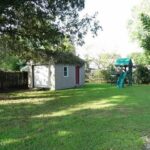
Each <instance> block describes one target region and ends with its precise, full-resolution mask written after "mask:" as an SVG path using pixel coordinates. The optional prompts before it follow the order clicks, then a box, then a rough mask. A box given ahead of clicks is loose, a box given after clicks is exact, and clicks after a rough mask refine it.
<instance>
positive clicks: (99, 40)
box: [76, 0, 142, 58]
mask: <svg viewBox="0 0 150 150" xmlns="http://www.w3.org/2000/svg"><path fill="white" fill-rule="evenodd" d="M139 2H140V0H85V9H84V11H83V12H82V14H84V13H88V14H90V15H92V14H94V13H95V12H98V16H97V20H99V22H100V25H101V26H102V28H103V31H100V32H99V35H98V36H97V37H95V38H92V36H91V35H90V34H88V35H87V36H86V38H85V45H84V46H82V47H80V46H78V47H77V48H76V52H77V54H78V55H79V56H80V57H82V58H84V56H85V55H89V56H93V57H96V56H97V55H99V54H100V53H102V52H107V53H117V54H120V55H121V56H122V57H126V56H127V55H128V54H130V53H132V52H141V51H142V50H141V49H140V48H139V46H138V44H137V43H135V42H133V41H131V39H130V37H129V33H128V30H127V23H128V20H129V18H130V17H131V12H132V8H133V7H134V6H135V5H136V4H138V3H139Z"/></svg>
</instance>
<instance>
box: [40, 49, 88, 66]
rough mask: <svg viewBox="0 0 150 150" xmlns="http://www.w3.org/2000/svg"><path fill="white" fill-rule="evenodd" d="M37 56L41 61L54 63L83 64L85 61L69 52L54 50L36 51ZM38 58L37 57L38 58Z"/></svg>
mask: <svg viewBox="0 0 150 150" xmlns="http://www.w3.org/2000/svg"><path fill="white" fill-rule="evenodd" d="M38 57H40V58H41V61H42V62H43V60H44V62H45V63H46V62H49V61H51V62H53V63H55V64H75V65H80V66H82V65H84V63H85V61H84V60H83V59H81V58H80V57H78V56H76V55H75V54H73V53H71V52H56V51H38ZM40 58H39V59H40Z"/></svg>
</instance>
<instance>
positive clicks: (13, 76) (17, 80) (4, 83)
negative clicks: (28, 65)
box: [0, 71, 28, 91]
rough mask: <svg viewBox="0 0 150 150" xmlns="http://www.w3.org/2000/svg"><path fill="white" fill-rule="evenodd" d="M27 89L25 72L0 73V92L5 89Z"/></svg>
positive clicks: (26, 74)
mask: <svg viewBox="0 0 150 150" xmlns="http://www.w3.org/2000/svg"><path fill="white" fill-rule="evenodd" d="M23 88H28V73H27V72H3V71H0V91H1V90H7V89H23Z"/></svg>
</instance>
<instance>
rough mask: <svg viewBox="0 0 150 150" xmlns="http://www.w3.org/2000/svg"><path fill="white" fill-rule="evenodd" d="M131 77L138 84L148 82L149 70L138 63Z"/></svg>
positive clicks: (149, 81)
mask: <svg viewBox="0 0 150 150" xmlns="http://www.w3.org/2000/svg"><path fill="white" fill-rule="evenodd" d="M133 78H134V80H135V82H136V83H138V84H148V83H150V71H149V70H148V68H147V67H145V66H143V65H139V66H137V68H136V71H135V72H134V74H133Z"/></svg>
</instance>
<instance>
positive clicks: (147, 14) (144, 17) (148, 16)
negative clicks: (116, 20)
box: [128, 0, 150, 53]
mask: <svg viewBox="0 0 150 150" xmlns="http://www.w3.org/2000/svg"><path fill="white" fill-rule="evenodd" d="M128 28H129V33H130V35H131V38H132V39H133V40H136V41H138V43H139V45H140V46H141V47H142V48H143V49H144V50H145V52H146V53H150V1H149V0H142V1H141V3H140V4H139V5H137V6H135V7H134V9H133V12H132V18H131V19H130V20H129V24H128Z"/></svg>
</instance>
